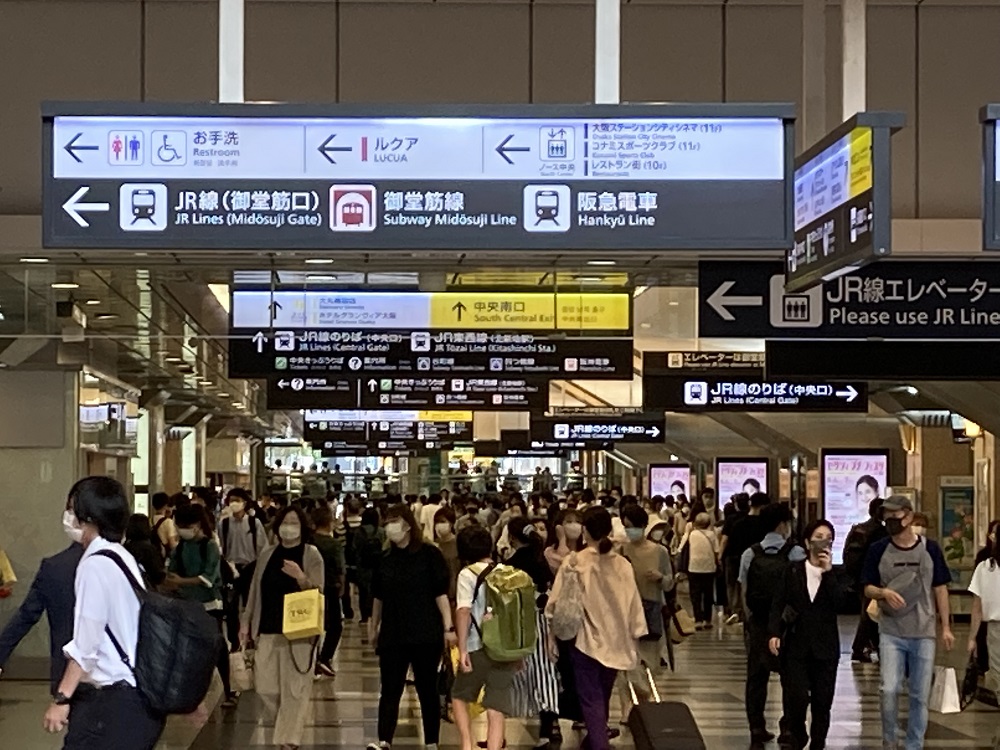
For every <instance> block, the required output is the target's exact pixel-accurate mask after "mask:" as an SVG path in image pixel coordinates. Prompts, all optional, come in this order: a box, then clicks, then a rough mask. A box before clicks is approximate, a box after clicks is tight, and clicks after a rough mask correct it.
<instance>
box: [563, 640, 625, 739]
mask: <svg viewBox="0 0 1000 750" xmlns="http://www.w3.org/2000/svg"><path fill="white" fill-rule="evenodd" d="M570 660H571V661H572V663H573V675H574V677H575V679H576V693H577V697H578V698H579V699H580V711H581V712H582V713H583V723H584V724H586V725H587V737H586V739H584V741H583V744H582V745H580V748H581V750H610V748H611V743H610V741H609V740H608V714H609V709H610V706H611V696H612V695H613V694H614V689H615V678H616V677H617V676H618V670H616V669H611V668H610V667H606V666H604V665H603V664H601V663H600V662H599V661H597V660H596V659H592V658H591V657H589V656H587V655H586V654H585V653H583V652H582V651H580V650H579V649H578V648H577V647H576V646H572V647H571V648H570Z"/></svg>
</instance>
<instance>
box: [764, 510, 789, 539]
mask: <svg viewBox="0 0 1000 750" xmlns="http://www.w3.org/2000/svg"><path fill="white" fill-rule="evenodd" d="M791 521H792V510H791V508H789V507H788V506H787V505H785V504H784V503H771V504H770V505H768V506H767V507H766V508H764V510H762V511H761V512H760V525H761V527H762V528H763V529H764V533H765V534H770V533H771V532H772V531H777V530H778V527H779V526H781V524H783V523H791Z"/></svg>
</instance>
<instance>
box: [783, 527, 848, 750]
mask: <svg viewBox="0 0 1000 750" xmlns="http://www.w3.org/2000/svg"><path fill="white" fill-rule="evenodd" d="M802 536H803V538H804V539H805V540H806V546H807V550H808V557H807V558H806V559H805V560H804V561H802V562H798V563H792V564H791V565H790V566H789V567H788V570H787V572H786V575H785V580H784V585H783V586H782V587H781V588H780V589H779V590H778V591H777V593H776V595H775V597H774V599H773V600H772V604H771V617H770V623H769V630H770V635H771V639H770V642H769V647H770V650H771V653H772V654H774V655H775V656H779V657H780V659H781V691H782V703H783V708H784V721H785V728H784V733H783V737H782V738H781V740H779V745H780V747H781V748H782V750H803V749H804V748H805V747H806V745H807V744H808V745H809V747H810V748H811V750H823V749H824V748H825V747H826V735H827V733H828V732H829V730H830V709H831V707H832V706H833V695H834V691H835V689H836V686H837V665H838V663H839V662H840V632H839V630H838V627H837V612H838V610H839V608H840V606H841V605H842V604H843V603H844V601H845V600H846V599H847V598H848V597H849V596H850V590H849V589H848V588H847V587H846V586H844V585H842V584H841V582H840V581H839V580H838V579H837V576H836V574H835V573H833V538H834V531H833V525H832V524H831V523H830V522H829V521H823V520H820V521H814V522H813V523H811V524H809V525H808V526H807V527H806V529H805V531H804V532H803V535H802ZM810 707H811V708H812V726H811V727H810V730H809V732H808V733H807V732H806V709H807V708H810Z"/></svg>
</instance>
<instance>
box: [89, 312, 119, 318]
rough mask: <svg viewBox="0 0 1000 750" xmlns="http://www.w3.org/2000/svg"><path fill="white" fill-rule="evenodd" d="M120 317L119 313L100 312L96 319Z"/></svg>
mask: <svg viewBox="0 0 1000 750" xmlns="http://www.w3.org/2000/svg"><path fill="white" fill-rule="evenodd" d="M117 318H118V313H98V314H97V315H95V316H94V320H116V319H117Z"/></svg>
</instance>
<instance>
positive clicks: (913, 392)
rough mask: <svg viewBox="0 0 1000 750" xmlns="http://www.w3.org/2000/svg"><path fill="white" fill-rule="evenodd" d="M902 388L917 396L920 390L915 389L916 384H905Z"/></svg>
mask: <svg viewBox="0 0 1000 750" xmlns="http://www.w3.org/2000/svg"><path fill="white" fill-rule="evenodd" d="M903 390H904V391H906V392H907V393H908V394H910V395H911V396H917V395H919V394H920V391H918V390H917V388H916V386H912V385H908V386H906V387H905V388H903Z"/></svg>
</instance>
